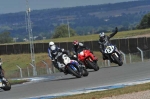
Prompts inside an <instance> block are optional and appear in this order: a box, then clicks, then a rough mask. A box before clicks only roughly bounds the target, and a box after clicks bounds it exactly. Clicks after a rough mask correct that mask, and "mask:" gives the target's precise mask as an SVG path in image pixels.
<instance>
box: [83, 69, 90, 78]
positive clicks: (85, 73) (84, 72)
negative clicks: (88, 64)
mask: <svg viewBox="0 0 150 99" xmlns="http://www.w3.org/2000/svg"><path fill="white" fill-rule="evenodd" d="M82 75H83V76H84V77H85V76H88V75H89V72H88V71H87V69H86V68H83V71H82Z"/></svg>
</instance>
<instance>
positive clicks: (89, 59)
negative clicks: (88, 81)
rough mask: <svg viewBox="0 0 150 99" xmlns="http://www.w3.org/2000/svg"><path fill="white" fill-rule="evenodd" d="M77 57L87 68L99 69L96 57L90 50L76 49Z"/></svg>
mask: <svg viewBox="0 0 150 99" xmlns="http://www.w3.org/2000/svg"><path fill="white" fill-rule="evenodd" d="M78 59H79V60H80V61H82V62H83V63H84V65H85V66H86V68H87V69H94V70H95V71H98V70H99V66H98V64H97V58H96V57H95V56H94V55H93V53H91V51H90V50H87V49H82V50H80V51H78Z"/></svg>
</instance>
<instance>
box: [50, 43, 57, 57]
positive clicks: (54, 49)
mask: <svg viewBox="0 0 150 99" xmlns="http://www.w3.org/2000/svg"><path fill="white" fill-rule="evenodd" d="M50 48H51V51H52V53H53V54H54V55H56V54H57V47H56V46H55V45H52V46H51V47H50Z"/></svg>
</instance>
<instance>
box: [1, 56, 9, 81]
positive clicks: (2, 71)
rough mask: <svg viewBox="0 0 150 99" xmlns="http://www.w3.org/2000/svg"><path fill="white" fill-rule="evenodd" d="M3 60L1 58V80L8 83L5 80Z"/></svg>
mask: <svg viewBox="0 0 150 99" xmlns="http://www.w3.org/2000/svg"><path fill="white" fill-rule="evenodd" d="M2 64H3V62H2V59H1V58H0V79H2V80H3V81H7V80H6V79H5V78H4V70H3V68H2Z"/></svg>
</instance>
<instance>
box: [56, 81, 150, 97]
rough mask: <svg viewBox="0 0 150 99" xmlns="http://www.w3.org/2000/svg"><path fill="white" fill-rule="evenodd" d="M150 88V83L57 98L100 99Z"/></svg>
mask: <svg viewBox="0 0 150 99" xmlns="http://www.w3.org/2000/svg"><path fill="white" fill-rule="evenodd" d="M145 90H150V83H146V84H139V85H134V86H128V87H125V88H118V89H112V90H107V91H97V92H91V93H86V94H79V95H72V96H65V97H58V98H56V99H100V98H104V97H112V96H117V95H121V94H128V93H133V92H139V91H145Z"/></svg>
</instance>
